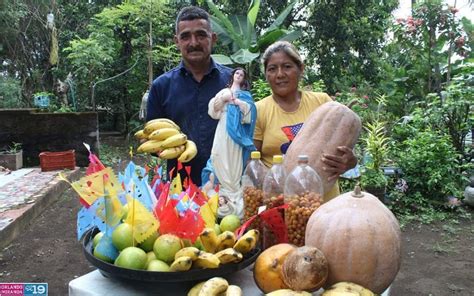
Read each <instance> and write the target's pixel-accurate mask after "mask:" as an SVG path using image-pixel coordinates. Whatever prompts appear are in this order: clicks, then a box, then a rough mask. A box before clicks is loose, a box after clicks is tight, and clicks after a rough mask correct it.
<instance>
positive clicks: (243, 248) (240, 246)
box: [234, 229, 260, 255]
mask: <svg viewBox="0 0 474 296" xmlns="http://www.w3.org/2000/svg"><path fill="white" fill-rule="evenodd" d="M259 234H260V233H259V231H258V230H256V229H250V230H249V231H247V232H246V233H245V234H244V235H242V237H241V238H239V240H238V241H237V242H236V243H235V245H234V249H235V250H236V251H237V252H240V253H242V254H244V255H245V254H247V253H248V252H250V251H252V250H253V249H254V248H255V246H256V245H257V241H258V236H259Z"/></svg>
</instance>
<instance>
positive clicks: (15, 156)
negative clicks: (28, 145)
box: [0, 142, 23, 171]
mask: <svg viewBox="0 0 474 296" xmlns="http://www.w3.org/2000/svg"><path fill="white" fill-rule="evenodd" d="M0 166H2V167H5V168H7V169H10V170H13V171H14V170H18V169H21V168H22V167H23V150H22V149H21V143H16V142H12V145H10V146H8V148H6V149H4V150H3V151H0Z"/></svg>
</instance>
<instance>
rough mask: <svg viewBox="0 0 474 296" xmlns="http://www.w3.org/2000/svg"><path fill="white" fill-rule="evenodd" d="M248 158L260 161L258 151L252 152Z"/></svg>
mask: <svg viewBox="0 0 474 296" xmlns="http://www.w3.org/2000/svg"><path fill="white" fill-rule="evenodd" d="M250 158H251V159H260V151H252V153H250Z"/></svg>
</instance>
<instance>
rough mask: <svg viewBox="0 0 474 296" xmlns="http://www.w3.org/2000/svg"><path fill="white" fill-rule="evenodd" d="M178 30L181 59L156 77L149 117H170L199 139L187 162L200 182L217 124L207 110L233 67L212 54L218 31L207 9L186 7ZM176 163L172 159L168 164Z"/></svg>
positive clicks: (228, 77)
mask: <svg viewBox="0 0 474 296" xmlns="http://www.w3.org/2000/svg"><path fill="white" fill-rule="evenodd" d="M175 30H176V35H175V37H174V40H175V43H176V45H177V47H178V48H179V50H180V52H181V57H182V61H181V63H180V64H179V65H178V66H177V67H176V68H174V69H172V70H171V71H169V72H167V73H164V74H163V75H161V76H159V77H158V78H156V79H155V80H154V81H153V84H152V86H151V89H150V95H149V97H148V103H147V116H146V120H147V121H149V120H151V119H154V118H169V119H171V120H173V121H174V122H175V123H177V124H178V125H179V126H180V127H181V130H182V131H183V133H185V134H186V135H187V136H188V139H190V140H192V141H194V142H195V143H196V146H197V149H198V154H197V155H196V157H195V158H194V159H193V160H191V161H190V162H189V163H187V164H186V165H190V166H191V179H192V180H193V182H194V183H195V184H197V185H201V171H202V169H203V168H204V167H205V165H206V162H207V160H208V159H209V156H210V154H211V149H212V142H213V139H214V133H215V130H216V127H217V120H214V119H212V118H211V117H210V116H209V115H208V113H207V109H208V104H209V100H210V99H211V98H212V97H214V96H215V95H216V94H217V92H219V91H220V90H221V89H223V88H224V87H226V85H227V84H228V82H229V80H230V77H231V69H230V68H228V67H225V66H222V65H220V64H217V63H215V62H214V60H213V59H212V58H211V52H212V46H213V45H214V44H215V43H216V41H217V35H216V34H215V33H214V32H212V30H211V24H210V20H209V15H208V13H207V12H206V11H204V10H203V9H201V8H198V7H194V6H189V7H185V8H183V9H182V10H181V11H180V12H179V14H178V17H177V18H176V28H175ZM175 164H176V162H175V161H169V162H168V168H171V167H172V166H174V165H175Z"/></svg>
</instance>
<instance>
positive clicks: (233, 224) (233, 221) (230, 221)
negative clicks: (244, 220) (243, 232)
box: [220, 214, 240, 232]
mask: <svg viewBox="0 0 474 296" xmlns="http://www.w3.org/2000/svg"><path fill="white" fill-rule="evenodd" d="M220 227H221V231H222V232H224V231H231V232H234V231H235V230H236V229H237V228H239V227H240V218H239V217H238V216H237V215H233V214H231V215H227V216H225V217H224V218H222V220H221V224H220Z"/></svg>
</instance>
